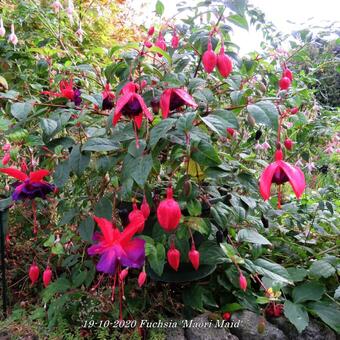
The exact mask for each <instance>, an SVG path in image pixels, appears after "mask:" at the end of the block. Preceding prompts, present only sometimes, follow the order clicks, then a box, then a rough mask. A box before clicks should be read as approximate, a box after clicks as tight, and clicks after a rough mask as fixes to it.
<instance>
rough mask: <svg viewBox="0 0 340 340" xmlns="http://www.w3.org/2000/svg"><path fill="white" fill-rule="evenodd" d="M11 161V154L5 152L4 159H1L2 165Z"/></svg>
mask: <svg viewBox="0 0 340 340" xmlns="http://www.w3.org/2000/svg"><path fill="white" fill-rule="evenodd" d="M10 159H11V154H10V153H9V152H6V153H5V155H4V157H3V158H2V165H6V164H7V163H8V162H9V161H10Z"/></svg>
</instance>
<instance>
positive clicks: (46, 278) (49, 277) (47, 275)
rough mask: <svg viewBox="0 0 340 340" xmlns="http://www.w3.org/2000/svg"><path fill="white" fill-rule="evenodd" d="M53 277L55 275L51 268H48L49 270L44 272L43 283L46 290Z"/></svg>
mask: <svg viewBox="0 0 340 340" xmlns="http://www.w3.org/2000/svg"><path fill="white" fill-rule="evenodd" d="M52 275H53V273H52V270H51V268H50V267H49V266H47V268H46V269H45V270H44V272H43V283H44V287H45V288H46V287H47V286H48V285H49V284H50V283H51V280H52Z"/></svg>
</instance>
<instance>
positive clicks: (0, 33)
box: [0, 18, 6, 37]
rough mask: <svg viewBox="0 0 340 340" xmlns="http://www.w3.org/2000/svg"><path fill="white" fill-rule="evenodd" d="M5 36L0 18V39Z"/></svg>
mask: <svg viewBox="0 0 340 340" xmlns="http://www.w3.org/2000/svg"><path fill="white" fill-rule="evenodd" d="M5 35H6V29H5V27H4V23H3V21H2V18H0V37H4V36H5Z"/></svg>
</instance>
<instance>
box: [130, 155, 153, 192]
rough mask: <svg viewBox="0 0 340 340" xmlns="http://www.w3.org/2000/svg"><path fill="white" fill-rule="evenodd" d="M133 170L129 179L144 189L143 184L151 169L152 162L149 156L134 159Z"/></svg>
mask: <svg viewBox="0 0 340 340" xmlns="http://www.w3.org/2000/svg"><path fill="white" fill-rule="evenodd" d="M135 161H136V162H135V169H134V171H133V172H132V173H131V177H132V178H133V179H134V180H135V182H136V183H137V184H138V185H139V186H140V187H144V184H145V182H146V181H147V179H148V177H149V173H150V171H151V169H152V165H153V160H152V156H151V155H145V156H142V157H138V158H136V159H135Z"/></svg>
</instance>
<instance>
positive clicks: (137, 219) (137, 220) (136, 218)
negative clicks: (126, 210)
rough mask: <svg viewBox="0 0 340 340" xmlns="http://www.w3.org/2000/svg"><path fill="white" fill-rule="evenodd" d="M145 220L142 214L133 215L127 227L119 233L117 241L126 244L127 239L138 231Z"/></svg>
mask: <svg viewBox="0 0 340 340" xmlns="http://www.w3.org/2000/svg"><path fill="white" fill-rule="evenodd" d="M144 222H145V218H144V216H143V214H136V215H133V218H132V219H131V222H130V223H129V224H128V225H127V227H126V228H125V229H124V230H123V232H122V233H121V234H120V238H119V243H120V244H122V243H124V244H126V243H127V242H128V241H130V240H131V239H132V237H133V236H134V235H135V234H136V233H137V232H138V230H139V229H140V228H141V227H142V226H143V224H144Z"/></svg>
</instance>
